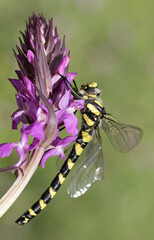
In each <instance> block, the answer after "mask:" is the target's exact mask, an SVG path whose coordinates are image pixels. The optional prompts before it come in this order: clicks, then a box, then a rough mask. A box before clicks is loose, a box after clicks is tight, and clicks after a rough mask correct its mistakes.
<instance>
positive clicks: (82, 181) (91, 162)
mask: <svg viewBox="0 0 154 240" xmlns="http://www.w3.org/2000/svg"><path fill="white" fill-rule="evenodd" d="M102 178H103V150H102V140H101V137H100V132H99V129H97V130H94V133H93V137H92V140H91V141H90V142H89V143H88V145H87V157H86V159H85V160H84V161H83V163H82V164H81V165H80V167H79V168H78V169H77V170H76V172H75V173H74V174H73V176H72V178H71V180H70V183H69V186H68V194H69V195H70V197H73V198H77V197H79V196H81V195H83V194H84V193H85V192H86V191H87V190H88V189H89V188H90V187H91V185H92V184H93V183H94V182H96V181H99V180H101V179H102Z"/></svg>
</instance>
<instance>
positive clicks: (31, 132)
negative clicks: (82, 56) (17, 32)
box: [0, 14, 84, 172]
mask: <svg viewBox="0 0 154 240" xmlns="http://www.w3.org/2000/svg"><path fill="white" fill-rule="evenodd" d="M21 34H22V38H23V39H22V40H21V39H20V45H21V46H20V48H19V47H18V46H17V52H15V57H16V60H17V62H18V65H19V68H20V70H18V71H16V74H17V79H9V80H10V82H11V83H12V85H13V86H14V87H15V89H16V91H17V94H16V102H17V105H18V109H17V110H16V111H15V112H14V113H13V114H12V128H13V129H17V127H18V124H19V123H22V127H21V130H20V132H21V139H20V141H19V142H18V143H3V144H1V145H0V157H1V158H3V157H7V156H9V155H10V154H11V151H12V150H13V149H14V148H15V149H16V151H17V153H18V155H19V161H18V162H17V163H16V164H15V165H13V166H9V167H6V168H1V169H0V171H1V172H3V171H12V172H14V171H15V170H16V169H20V168H21V167H22V166H26V165H27V163H28V162H29V161H30V156H32V154H31V152H32V151H35V149H36V148H37V147H42V146H43V147H44V155H43V157H42V158H41V159H40V164H41V165H42V167H44V164H45V162H46V160H47V159H48V158H49V157H50V156H57V155H60V157H61V158H65V154H64V148H65V147H67V146H68V145H69V144H70V143H71V142H72V141H74V140H75V139H76V138H77V134H78V120H77V118H76V116H75V115H74V112H75V111H76V110H77V109H81V108H83V105H84V101H83V100H76V101H74V99H73V96H72V94H71V90H70V89H68V88H67V87H66V84H65V83H64V81H63V79H62V77H61V76H60V75H59V74H58V73H60V74H61V75H64V76H66V78H67V80H68V81H69V82H70V83H71V81H72V80H73V79H74V77H75V76H76V74H75V73H68V66H69V61H70V58H71V56H70V53H69V52H68V53H67V49H66V48H65V38H64V39H63V42H62V43H61V40H60V39H59V36H58V33H57V29H56V28H55V29H54V28H53V21H52V19H51V20H49V23H47V22H46V20H45V18H44V17H43V15H37V16H36V15H35V14H33V16H32V17H30V18H29V22H28V23H27V24H26V30H25V32H24V33H21ZM61 127H65V128H66V131H67V133H68V134H69V135H68V136H67V137H65V138H63V139H61V138H60V137H59V130H60V128H61ZM29 136H31V137H32V142H31V143H29V141H30V140H29V139H30V138H29Z"/></svg>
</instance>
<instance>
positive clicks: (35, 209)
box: [25, 201, 41, 216]
mask: <svg viewBox="0 0 154 240" xmlns="http://www.w3.org/2000/svg"><path fill="white" fill-rule="evenodd" d="M31 209H32V210H33V211H34V212H35V213H36V214H39V213H40V212H41V206H40V204H39V201H37V202H36V203H34V204H33V206H32V207H31ZM25 215H26V214H25ZM26 216H28V215H26Z"/></svg>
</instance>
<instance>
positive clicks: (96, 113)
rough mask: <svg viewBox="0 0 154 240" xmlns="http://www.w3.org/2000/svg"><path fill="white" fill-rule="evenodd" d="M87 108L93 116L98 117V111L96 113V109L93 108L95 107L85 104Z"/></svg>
mask: <svg viewBox="0 0 154 240" xmlns="http://www.w3.org/2000/svg"><path fill="white" fill-rule="evenodd" d="M87 108H89V110H90V111H91V112H92V113H94V114H95V115H97V116H99V115H100V111H98V110H97V108H95V107H94V106H93V104H91V103H88V104H87Z"/></svg>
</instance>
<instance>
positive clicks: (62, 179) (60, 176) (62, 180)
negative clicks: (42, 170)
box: [59, 173, 65, 184]
mask: <svg viewBox="0 0 154 240" xmlns="http://www.w3.org/2000/svg"><path fill="white" fill-rule="evenodd" d="M64 180H65V178H64V177H63V175H62V173H59V181H60V184H62V183H63V182H64Z"/></svg>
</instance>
